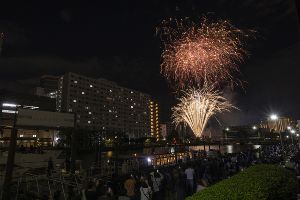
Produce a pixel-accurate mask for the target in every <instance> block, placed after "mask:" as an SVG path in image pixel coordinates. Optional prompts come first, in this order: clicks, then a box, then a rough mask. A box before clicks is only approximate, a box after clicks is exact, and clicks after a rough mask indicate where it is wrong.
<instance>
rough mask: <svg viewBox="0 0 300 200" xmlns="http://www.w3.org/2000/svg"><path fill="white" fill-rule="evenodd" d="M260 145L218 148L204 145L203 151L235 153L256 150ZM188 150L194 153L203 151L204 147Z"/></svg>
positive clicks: (236, 145)
mask: <svg viewBox="0 0 300 200" xmlns="http://www.w3.org/2000/svg"><path fill="white" fill-rule="evenodd" d="M260 147H261V145H240V144H235V145H221V146H220V147H219V146H218V145H211V146H208V145H205V150H206V151H208V150H209V149H210V150H220V152H221V153H237V152H241V151H246V150H248V149H258V148H260ZM190 150H194V151H199V150H200V151H201V150H202V151H204V146H191V147H190Z"/></svg>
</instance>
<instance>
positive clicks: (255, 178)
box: [186, 164, 298, 200]
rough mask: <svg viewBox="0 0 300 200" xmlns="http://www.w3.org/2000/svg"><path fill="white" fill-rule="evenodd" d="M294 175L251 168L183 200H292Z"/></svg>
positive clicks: (266, 167)
mask: <svg viewBox="0 0 300 200" xmlns="http://www.w3.org/2000/svg"><path fill="white" fill-rule="evenodd" d="M297 192H298V182H297V179H296V177H295V175H294V174H293V173H292V172H290V171H288V170H286V169H284V168H282V167H280V166H276V165H267V164H261V165H255V166H252V167H249V168H248V169H246V170H245V171H243V172H240V173H238V174H236V175H235V176H232V177H231V178H228V179H225V180H223V181H221V182H219V183H217V184H215V185H213V186H211V187H208V188H206V189H204V190H203V191H201V192H198V193H196V194H194V195H193V196H191V197H188V198H187V199H186V200H198V199H200V200H221V199H222V200H233V199H235V200H238V199H240V200H277V199H278V200H279V199H284V200H289V199H296V197H297Z"/></svg>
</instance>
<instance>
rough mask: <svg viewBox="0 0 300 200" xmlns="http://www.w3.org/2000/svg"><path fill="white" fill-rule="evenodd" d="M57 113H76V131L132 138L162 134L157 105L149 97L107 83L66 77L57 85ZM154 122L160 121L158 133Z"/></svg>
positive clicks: (69, 74) (106, 81) (70, 76)
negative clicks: (122, 135)
mask: <svg viewBox="0 0 300 200" xmlns="http://www.w3.org/2000/svg"><path fill="white" fill-rule="evenodd" d="M151 105H152V107H153V110H151ZM154 109H155V110H154ZM57 110H58V111H63V112H74V113H76V115H77V116H76V119H77V122H76V124H77V127H78V128H82V129H88V130H95V131H107V132H116V133H124V134H126V135H127V136H128V137H130V138H140V137H151V136H156V135H157V134H158V133H159V131H158V130H157V129H159V127H158V104H155V106H154V104H153V102H152V101H151V97H150V95H148V94H145V93H142V92H139V91H135V90H132V89H128V88H125V87H121V86H119V85H118V84H116V83H115V82H112V81H108V80H106V79H95V78H90V77H86V76H83V75H79V74H75V73H71V72H70V73H67V74H65V75H64V76H62V77H61V78H60V79H59V81H58V96H57ZM151 119H153V120H154V119H155V120H157V129H156V124H153V126H152V124H151V122H152V121H153V120H152V121H151ZM155 122H156V121H155ZM152 127H153V129H152ZM154 127H155V129H154Z"/></svg>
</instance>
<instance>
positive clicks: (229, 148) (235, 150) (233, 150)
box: [102, 144, 261, 158]
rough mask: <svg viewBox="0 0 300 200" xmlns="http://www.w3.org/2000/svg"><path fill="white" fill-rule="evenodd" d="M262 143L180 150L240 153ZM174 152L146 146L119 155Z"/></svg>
mask: <svg viewBox="0 0 300 200" xmlns="http://www.w3.org/2000/svg"><path fill="white" fill-rule="evenodd" d="M260 147H261V145H252V144H243V145H241V144H234V145H220V146H219V145H210V146H209V145H205V146H204V145H197V146H186V147H183V148H181V150H178V151H204V150H205V151H209V150H219V151H220V152H221V153H238V152H241V151H246V150H248V149H258V148H260ZM165 153H174V147H155V148H148V147H146V148H144V149H141V150H134V151H133V150H128V151H122V152H118V154H119V156H121V157H122V156H126V157H127V156H129V157H131V156H137V155H153V154H165ZM102 156H103V157H106V158H112V157H114V156H115V152H113V151H108V152H103V153H102Z"/></svg>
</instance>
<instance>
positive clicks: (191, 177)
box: [184, 166, 195, 195]
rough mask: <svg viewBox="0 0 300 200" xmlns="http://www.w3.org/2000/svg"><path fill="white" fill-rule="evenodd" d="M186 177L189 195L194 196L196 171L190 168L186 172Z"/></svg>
mask: <svg viewBox="0 0 300 200" xmlns="http://www.w3.org/2000/svg"><path fill="white" fill-rule="evenodd" d="M184 173H185V175H186V189H187V193H188V195H192V194H193V193H194V175H195V170H194V169H193V168H192V167H191V166H189V167H188V168H187V169H186V170H185V171H184Z"/></svg>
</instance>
